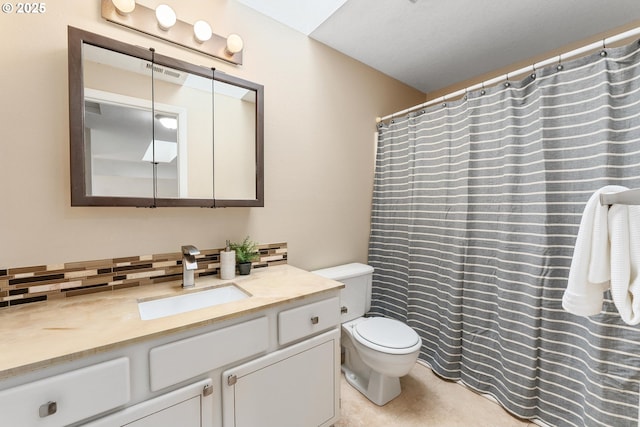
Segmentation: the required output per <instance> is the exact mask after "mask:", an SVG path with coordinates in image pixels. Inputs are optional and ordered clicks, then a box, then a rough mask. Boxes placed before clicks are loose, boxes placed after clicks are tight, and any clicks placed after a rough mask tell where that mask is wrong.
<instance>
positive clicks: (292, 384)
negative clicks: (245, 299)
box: [0, 289, 340, 427]
mask: <svg viewBox="0 0 640 427" xmlns="http://www.w3.org/2000/svg"><path fill="white" fill-rule="evenodd" d="M149 322H152V320H151V321H149ZM339 322H340V308H339V302H338V289H331V290H328V291H324V292H320V293H315V294H312V295H302V296H298V297H296V298H291V299H290V300H287V301H285V302H282V303H277V304H265V305H264V306H262V307H261V308H260V309H257V310H253V311H247V312H246V313H245V314H238V315H237V316H231V317H229V318H226V319H224V320H220V321H214V322H212V323H207V324H205V325H201V326H197V327H196V326H194V327H193V328H190V327H186V328H181V329H178V330H176V331H175V332H172V333H160V334H156V335H154V336H150V337H148V338H146V339H139V340H135V341H132V342H130V343H128V344H123V345H121V346H114V348H112V349H110V350H106V351H104V352H102V351H96V352H95V353H91V354H88V355H86V356H84V357H77V358H69V360H68V361H66V362H65V363H59V364H55V363H54V364H51V366H47V367H44V368H42V369H39V370H33V371H29V372H25V373H23V374H21V375H18V376H9V377H5V378H4V379H2V380H0V426H5V425H6V426H11V427H13V426H16V427H18V426H20V427H21V426H29V427H61V426H70V427H79V426H89V427H120V426H128V427H151V426H153V427H178V426H179V427H270V426H273V427H312V426H314V427H315V426H330V425H332V424H334V423H335V422H336V421H337V420H338V417H339V385H340V383H339V379H340V377H339V376H340V354H339V353H340V342H339V341H340V329H339Z"/></svg>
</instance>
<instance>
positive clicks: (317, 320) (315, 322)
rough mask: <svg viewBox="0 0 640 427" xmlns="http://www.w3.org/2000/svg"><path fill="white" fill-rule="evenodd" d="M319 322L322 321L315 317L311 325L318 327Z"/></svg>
mask: <svg viewBox="0 0 640 427" xmlns="http://www.w3.org/2000/svg"><path fill="white" fill-rule="evenodd" d="M319 321H320V318H319V317H318V316H313V317H312V318H311V324H312V325H317V324H318V322H319Z"/></svg>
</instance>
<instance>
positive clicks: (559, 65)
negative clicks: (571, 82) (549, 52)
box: [556, 55, 564, 71]
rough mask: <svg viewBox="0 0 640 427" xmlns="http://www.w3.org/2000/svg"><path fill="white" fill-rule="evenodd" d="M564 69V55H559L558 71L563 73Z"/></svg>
mask: <svg viewBox="0 0 640 427" xmlns="http://www.w3.org/2000/svg"><path fill="white" fill-rule="evenodd" d="M563 68H564V67H563V66H562V55H558V66H557V67H556V70H558V71H562V69H563Z"/></svg>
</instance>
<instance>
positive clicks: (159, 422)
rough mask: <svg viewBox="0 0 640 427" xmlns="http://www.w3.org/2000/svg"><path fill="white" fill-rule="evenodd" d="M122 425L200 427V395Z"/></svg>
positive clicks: (130, 426)
mask: <svg viewBox="0 0 640 427" xmlns="http://www.w3.org/2000/svg"><path fill="white" fill-rule="evenodd" d="M124 425H125V426H127V427H175V426H181V427H202V424H200V396H195V397H192V398H191V399H187V400H185V401H184V402H180V403H178V404H176V405H173V406H170V407H168V408H166V409H163V410H160V411H158V412H154V413H153V414H149V415H147V416H145V417H144V418H140V419H138V420H136V421H134V422H132V423H128V424H124Z"/></svg>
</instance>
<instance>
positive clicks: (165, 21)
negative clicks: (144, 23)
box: [156, 4, 177, 31]
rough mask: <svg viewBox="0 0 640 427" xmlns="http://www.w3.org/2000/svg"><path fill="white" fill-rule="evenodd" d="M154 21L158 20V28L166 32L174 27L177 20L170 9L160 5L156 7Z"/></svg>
mask: <svg viewBox="0 0 640 427" xmlns="http://www.w3.org/2000/svg"><path fill="white" fill-rule="evenodd" d="M156 19H157V20H158V25H159V26H160V28H162V29H163V30H165V31H166V30H168V29H169V28H171V27H173V26H174V25H175V23H176V19H177V18H176V13H175V12H174V11H173V9H171V7H169V6H167V5H166V4H161V5H160V6H158V7H156Z"/></svg>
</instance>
